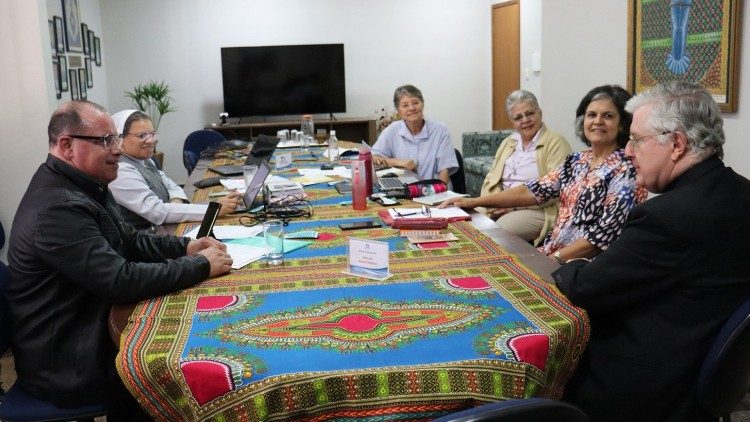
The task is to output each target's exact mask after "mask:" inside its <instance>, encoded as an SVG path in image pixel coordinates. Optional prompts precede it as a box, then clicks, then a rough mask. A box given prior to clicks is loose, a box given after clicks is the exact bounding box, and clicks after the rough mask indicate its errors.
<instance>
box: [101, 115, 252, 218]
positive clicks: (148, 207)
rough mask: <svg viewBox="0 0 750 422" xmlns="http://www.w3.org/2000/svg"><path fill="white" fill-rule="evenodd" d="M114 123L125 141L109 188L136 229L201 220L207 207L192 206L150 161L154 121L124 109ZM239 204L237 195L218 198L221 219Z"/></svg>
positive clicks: (178, 187) (154, 136) (180, 191)
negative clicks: (115, 177)
mask: <svg viewBox="0 0 750 422" xmlns="http://www.w3.org/2000/svg"><path fill="white" fill-rule="evenodd" d="M112 120H114V122H115V126H116V127H117V130H118V132H119V133H120V134H121V135H122V136H123V138H124V141H123V145H122V150H123V153H122V155H121V156H120V166H119V168H118V170H117V179H115V181H114V182H112V183H110V184H109V189H110V190H111V191H112V195H113V196H114V197H115V200H117V203H118V204H120V209H121V211H122V214H123V217H124V218H125V221H127V222H128V223H130V224H132V225H133V227H135V228H136V229H137V230H151V231H153V227H154V226H159V225H162V224H165V223H167V224H168V223H181V222H183V221H200V220H201V219H202V218H203V215H204V214H205V213H206V208H207V206H206V205H202V204H191V203H190V202H189V201H188V199H187V196H186V195H185V191H183V190H182V188H181V187H180V186H178V185H177V184H176V183H175V182H173V181H172V180H171V179H170V178H169V177H167V175H166V174H164V172H163V171H161V170H159V169H157V168H156V164H155V163H154V161H153V160H152V158H151V157H152V156H153V155H154V148H155V147H156V143H157V141H158V139H159V134H158V133H156V131H154V125H153V123H152V122H151V119H150V118H149V117H148V116H147V115H145V114H143V113H142V112H140V111H138V110H123V111H120V112H118V113H115V114H113V115H112ZM240 201H241V196H240V194H239V193H237V192H232V193H230V194H229V195H227V196H223V197H221V198H219V199H218V201H217V202H219V203H220V204H221V210H220V211H219V216H222V215H225V214H228V213H231V212H233V211H234V210H235V209H236V208H237V205H239V203H240Z"/></svg>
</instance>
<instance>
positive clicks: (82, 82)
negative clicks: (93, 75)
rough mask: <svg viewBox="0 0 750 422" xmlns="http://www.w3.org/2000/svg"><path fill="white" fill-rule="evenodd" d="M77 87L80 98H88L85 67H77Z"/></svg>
mask: <svg viewBox="0 0 750 422" xmlns="http://www.w3.org/2000/svg"><path fill="white" fill-rule="evenodd" d="M78 89H79V91H80V92H81V93H80V98H81V99H82V100H85V99H86V98H88V95H87V94H88V89H87V88H86V69H83V68H81V69H78Z"/></svg>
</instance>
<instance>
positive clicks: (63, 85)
mask: <svg viewBox="0 0 750 422" xmlns="http://www.w3.org/2000/svg"><path fill="white" fill-rule="evenodd" d="M57 59H58V61H59V62H60V90H61V91H63V92H65V91H67V90H68V59H67V58H66V57H65V56H60V55H58V56H57Z"/></svg>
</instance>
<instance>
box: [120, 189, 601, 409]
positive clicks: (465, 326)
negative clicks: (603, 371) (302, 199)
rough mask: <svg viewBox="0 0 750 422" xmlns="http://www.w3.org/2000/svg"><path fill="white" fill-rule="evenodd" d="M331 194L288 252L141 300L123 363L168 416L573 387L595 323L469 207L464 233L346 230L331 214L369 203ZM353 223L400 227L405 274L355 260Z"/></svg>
mask: <svg viewBox="0 0 750 422" xmlns="http://www.w3.org/2000/svg"><path fill="white" fill-rule="evenodd" d="M320 189H321V190H326V189H327V190H332V189H330V187H320ZM333 192H335V190H333ZM328 208H330V210H327V209H326V206H321V207H316V209H315V211H316V212H315V215H314V217H313V219H312V220H311V221H304V222H293V223H291V224H290V226H289V230H292V231H293V230H296V229H303V228H304V229H308V228H313V229H315V230H318V231H320V232H321V238H320V239H318V240H316V241H313V243H312V244H311V245H310V246H309V247H307V248H303V249H300V250H298V251H295V252H294V253H296V255H291V254H290V255H287V259H286V262H285V264H284V266H281V267H268V266H265V265H264V264H263V263H261V262H256V263H253V264H250V265H248V266H247V267H245V268H243V269H242V270H239V271H233V272H232V273H231V274H229V275H226V276H224V277H219V278H214V279H211V280H207V281H206V282H203V283H201V284H199V285H197V286H195V287H193V288H191V289H187V290H184V291H182V292H178V293H175V294H172V295H167V296H164V297H160V298H156V299H153V300H149V301H145V302H142V303H141V304H139V305H138V306H137V307H136V309H135V311H134V312H133V314H132V316H131V317H130V320H129V323H128V327H127V328H126V330H125V332H124V333H123V336H122V339H121V345H120V346H121V348H120V354H119V355H118V357H117V367H118V371H119V372H120V376H121V377H122V379H123V381H124V383H125V384H126V386H127V387H128V388H129V389H130V391H131V392H132V393H133V395H134V396H135V397H136V398H137V399H138V401H139V402H140V403H141V405H142V406H143V408H144V409H146V410H147V411H148V412H149V413H150V414H151V415H152V416H154V417H155V418H156V419H159V420H170V421H175V420H188V421H197V420H215V421H276V420H295V421H298V420H309V421H318V420H320V421H322V420H338V421H342V420H352V421H353V420H358V421H362V420H429V419H432V418H434V417H437V416H440V415H443V414H446V413H449V412H451V411H455V410H459V409H463V408H467V407H471V406H474V405H477V404H481V403H484V402H489V401H496V400H500V399H505V398H519V397H530V396H544V397H559V396H560V395H561V394H562V389H563V386H564V384H565V382H566V381H567V379H568V378H569V376H570V375H571V373H572V371H573V369H574V368H575V365H576V364H577V361H578V358H579V356H580V354H581V352H582V350H583V348H584V347H585V344H586V342H587V341H588V336H589V331H590V329H589V325H588V320H587V318H586V315H585V313H584V312H583V311H581V310H580V309H578V308H575V307H573V306H572V305H571V304H569V303H568V301H567V300H566V299H565V298H564V296H562V295H561V294H560V293H559V292H558V291H557V289H556V288H555V287H554V286H553V285H550V284H548V283H546V282H544V281H543V280H541V279H540V278H539V277H538V276H536V275H535V274H533V273H532V272H531V271H529V270H528V269H527V268H526V267H524V265H523V264H522V263H521V262H519V261H518V260H517V259H516V258H515V257H513V256H511V255H509V254H508V253H506V252H505V251H504V250H503V249H502V248H501V247H500V246H498V245H497V244H495V243H494V242H493V241H492V240H491V239H489V238H488V237H486V236H484V235H483V234H481V233H479V232H478V231H477V230H476V229H474V227H473V226H472V225H471V223H469V222H458V223H453V224H451V226H450V228H449V230H450V231H451V232H452V233H453V234H455V235H456V237H458V239H459V240H458V241H455V242H447V243H446V244H444V245H440V247H437V248H434V249H421V248H418V247H415V246H414V245H411V244H410V243H409V242H406V241H404V240H403V238H401V237H399V235H398V233H397V231H395V230H392V229H390V228H387V227H384V228H382V229H375V230H360V231H352V232H344V233H342V232H341V231H340V230H338V229H334V228H332V227H337V226H336V224H338V222H339V221H350V220H351V221H354V220H357V219H362V218H363V214H361V213H359V212H358V213H357V214H352V213H351V212H352V210H351V208H350V207H340V206H338V205H336V206H328ZM377 210H378V209H374V208H372V206H371V207H370V209H368V210H367V214H368V215H374V214H375V213H376V212H377ZM334 217H335V218H334ZM348 236H362V237H368V238H376V239H379V240H384V241H387V242H389V245H390V250H391V253H390V261H391V272H392V273H393V276H392V277H391V278H390V279H388V280H385V281H373V280H368V279H363V278H358V277H352V276H349V275H346V274H343V273H342V271H343V270H344V269H345V267H346V260H347V258H346V256H345V247H346V239H347V237H348ZM294 253H292V254H294Z"/></svg>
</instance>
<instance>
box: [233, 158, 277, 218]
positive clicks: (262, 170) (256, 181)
mask: <svg viewBox="0 0 750 422" xmlns="http://www.w3.org/2000/svg"><path fill="white" fill-rule="evenodd" d="M270 173H271V166H270V165H269V164H268V162H266V161H263V162H262V163H260V164H259V165H258V171H256V172H255V176H253V179H252V180H251V181H250V184H249V185H248V186H247V189H245V194H244V195H243V196H242V202H243V203H244V206H242V205H240V206H239V207H237V209H236V210H235V212H246V211H248V210H250V209H251V208H253V202H254V201H255V199H256V198H257V197H258V193H259V192H260V190H261V189H263V184H264V183H265V181H266V178H268V175H269V174H270Z"/></svg>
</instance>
